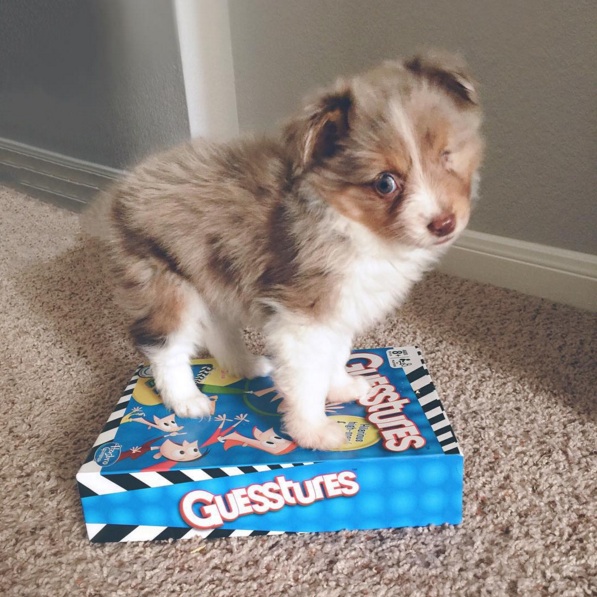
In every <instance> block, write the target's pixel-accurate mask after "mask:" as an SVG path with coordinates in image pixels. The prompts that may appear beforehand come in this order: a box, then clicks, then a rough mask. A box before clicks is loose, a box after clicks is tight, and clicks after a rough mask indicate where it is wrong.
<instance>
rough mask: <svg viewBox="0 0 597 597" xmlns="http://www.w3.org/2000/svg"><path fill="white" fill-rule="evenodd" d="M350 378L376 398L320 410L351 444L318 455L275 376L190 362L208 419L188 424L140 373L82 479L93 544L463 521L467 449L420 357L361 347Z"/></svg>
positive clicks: (146, 372) (144, 370)
mask: <svg viewBox="0 0 597 597" xmlns="http://www.w3.org/2000/svg"><path fill="white" fill-rule="evenodd" d="M313 366H314V367H316V366H317V363H316V362H314V363H313ZM347 370H348V371H349V373H350V374H351V375H362V376H363V377H364V378H365V379H366V380H367V381H368V382H369V385H370V386H371V390H370V392H369V393H368V395H367V396H366V397H365V398H363V399H361V400H360V401H359V402H355V403H348V404H342V405H329V406H328V409H327V414H328V416H329V417H332V418H333V419H335V420H336V421H337V422H338V423H339V424H340V425H342V426H343V427H344V429H345V431H346V442H345V444H344V445H343V446H342V447H341V449H339V450H336V451H333V452H332V451H330V452H318V451H313V450H305V449H302V448H300V447H299V446H297V445H296V444H295V443H294V442H293V441H292V440H291V439H290V438H289V437H287V436H285V435H284V433H283V432H282V431H281V429H280V427H281V417H280V414H279V413H278V406H279V404H280V401H281V396H280V395H279V394H278V392H277V391H276V388H275V387H274V385H273V382H272V380H271V379H270V378H258V379H253V380H246V379H239V378H234V377H231V376H230V375H229V374H228V373H227V372H226V371H224V370H222V369H220V368H219V367H218V365H217V363H216V362H215V361H214V360H213V359H199V360H195V361H193V372H194V374H195V380H196V383H197V385H198V387H199V388H200V389H201V390H202V391H203V392H204V393H205V394H206V395H207V396H209V397H210V399H211V401H212V416H211V417H210V418H209V419H205V420H195V419H182V418H179V417H176V416H175V415H174V414H173V413H171V412H170V411H168V409H166V408H165V407H164V405H163V404H162V402H161V400H160V396H159V394H158V392H157V391H156V389H155V384H154V381H153V379H152V376H151V370H150V369H149V368H148V367H144V366H141V367H139V369H138V370H137V371H136V373H135V375H134V376H133V378H132V380H131V381H130V383H129V385H128V386H127V387H126V389H125V391H124V394H123V396H122V397H121V398H120V400H119V401H118V404H117V406H116V409H115V410H114V412H113V413H112V415H111V416H110V418H109V419H108V422H107V424H106V425H105V427H104V429H103V431H102V432H101V434H100V436H99V437H98V439H97V441H96V442H95V445H94V446H93V448H92V449H91V452H90V453H89V456H88V458H87V460H86V462H85V464H83V466H82V467H81V469H80V470H79V472H78V473H77V482H78V486H79V492H80V495H81V501H82V504H83V514H84V517H85V523H86V526H87V532H88V535H89V538H90V540H91V541H94V542H107V541H148V540H161V539H182V538H189V537H195V536H200V537H205V538H207V537H209V538H215V537H230V536H232V537H238V536H250V535H270V534H279V533H299V532H300V533H302V532H319V531H337V530H341V529H377V528H391V527H405V526H424V525H429V524H443V523H450V524H458V523H459V522H460V521H461V519H462V481H463V458H462V453H461V451H460V448H459V446H458V442H457V440H456V437H455V436H454V433H453V431H452V428H451V426H450V423H449V421H448V418H447V416H446V413H445V412H444V408H443V406H442V404H441V402H440V400H439V398H438V396H437V392H436V390H435V387H434V385H433V382H432V380H431V378H430V376H429V372H428V370H427V368H426V366H425V362H424V360H423V358H422V356H421V353H420V352H419V350H418V349H417V348H416V347H406V348H375V349H363V350H356V351H354V352H353V354H352V357H351V360H350V361H349V362H348V364H347Z"/></svg>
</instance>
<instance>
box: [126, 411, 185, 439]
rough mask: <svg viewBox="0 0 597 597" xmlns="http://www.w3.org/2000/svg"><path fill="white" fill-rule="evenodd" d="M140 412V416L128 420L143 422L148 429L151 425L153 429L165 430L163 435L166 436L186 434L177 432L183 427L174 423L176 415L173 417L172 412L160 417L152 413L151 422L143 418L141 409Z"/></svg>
mask: <svg viewBox="0 0 597 597" xmlns="http://www.w3.org/2000/svg"><path fill="white" fill-rule="evenodd" d="M140 414H141V417H136V418H129V422H131V423H144V424H145V425H147V428H148V429H151V428H152V427H153V428H154V429H159V430H160V431H165V432H167V433H166V435H165V437H168V436H170V435H172V436H174V435H186V434H185V433H179V431H182V430H183V429H184V427H183V426H182V425H178V424H177V423H176V417H175V415H174V413H171V414H169V415H166V416H165V417H162V418H161V419H160V418H159V417H156V416H155V415H154V416H153V423H151V422H150V421H146V420H145V419H144V418H143V417H144V416H145V415H144V413H143V411H141V413H140Z"/></svg>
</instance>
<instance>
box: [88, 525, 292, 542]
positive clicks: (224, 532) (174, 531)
mask: <svg viewBox="0 0 597 597" xmlns="http://www.w3.org/2000/svg"><path fill="white" fill-rule="evenodd" d="M86 526H87V534H88V536H89V539H90V540H91V541H92V542H93V543H110V542H111V543H114V542H127V541H167V540H168V539H193V538H194V537H201V538H202V539H222V538H225V537H258V536H262V535H295V534H296V533H293V532H289V531H248V530H241V529H235V530H233V529H211V530H206V531H200V530H198V529H190V528H188V527H184V528H181V527H164V526H150V525H124V524H88V525H86Z"/></svg>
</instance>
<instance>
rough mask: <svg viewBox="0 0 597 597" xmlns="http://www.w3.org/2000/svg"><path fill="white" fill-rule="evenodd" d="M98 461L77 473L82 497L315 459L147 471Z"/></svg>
mask: <svg viewBox="0 0 597 597" xmlns="http://www.w3.org/2000/svg"><path fill="white" fill-rule="evenodd" d="M92 464H96V463H95V462H94V461H92V463H88V465H83V467H81V469H80V470H79V472H78V474H77V483H78V485H79V493H80V494H81V497H82V498H86V497H92V496H96V495H107V494H110V493H121V492H123V491H136V490H137V489H150V488H152V487H164V486H166V485H175V484H178V483H193V482H197V481H209V480H211V479H220V478H222V477H234V476H237V475H247V474H251V473H263V472H268V471H276V470H280V469H287V468H294V467H297V466H308V465H311V464H313V463H312V462H292V463H284V464H257V465H255V466H225V467H219V468H216V467H214V468H196V469H194V468H187V469H185V470H173V471H161V472H157V471H145V472H138V473H110V472H107V471H103V473H102V474H100V470H101V467H100V466H99V465H97V464H96V466H95V467H93V466H91V465H92Z"/></svg>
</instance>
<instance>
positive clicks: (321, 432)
mask: <svg viewBox="0 0 597 597" xmlns="http://www.w3.org/2000/svg"><path fill="white" fill-rule="evenodd" d="M284 427H285V430H286V432H287V433H288V434H289V435H290V437H292V439H293V440H294V441H295V442H296V443H297V444H298V445H299V446H301V447H302V448H309V449H311V450H337V449H338V448H340V447H341V446H342V445H343V444H344V442H345V441H346V433H345V431H344V428H343V427H341V426H340V425H339V424H338V423H336V422H335V421H334V420H333V419H329V418H327V417H324V418H323V419H322V420H321V422H318V423H317V424H315V425H314V424H313V423H312V422H310V421H307V420H304V419H297V418H295V417H287V418H285V419H284Z"/></svg>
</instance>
